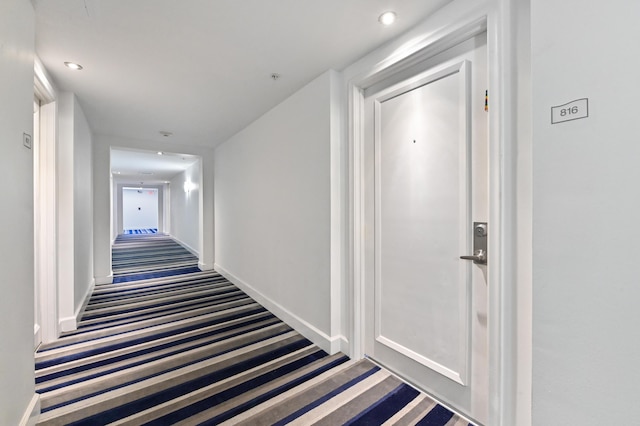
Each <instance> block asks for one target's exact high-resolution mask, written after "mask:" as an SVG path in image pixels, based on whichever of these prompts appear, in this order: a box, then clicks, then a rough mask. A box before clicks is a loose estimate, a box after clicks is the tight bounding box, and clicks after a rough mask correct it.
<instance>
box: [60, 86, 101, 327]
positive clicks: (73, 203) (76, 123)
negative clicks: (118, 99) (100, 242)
mask: <svg viewBox="0 0 640 426" xmlns="http://www.w3.org/2000/svg"><path fill="white" fill-rule="evenodd" d="M92 144H93V135H92V133H91V129H90V128H89V124H88V122H87V119H86V117H85V115H84V113H83V111H82V107H81V106H80V104H79V103H78V99H77V97H76V96H75V95H74V94H73V93H69V92H64V93H60V94H59V96H58V315H59V317H60V328H61V330H62V331H69V330H73V329H75V327H76V319H77V317H78V315H79V313H80V309H81V308H82V305H83V303H84V301H85V300H86V298H87V297H88V296H89V293H90V291H91V290H92V288H93V284H94V280H93V276H94V274H93V166H92V161H91V158H92V152H93V147H92Z"/></svg>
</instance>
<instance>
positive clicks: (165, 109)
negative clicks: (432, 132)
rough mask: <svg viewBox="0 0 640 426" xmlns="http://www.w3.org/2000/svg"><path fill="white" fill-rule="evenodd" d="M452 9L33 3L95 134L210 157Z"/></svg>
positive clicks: (49, 51) (286, 2)
mask: <svg viewBox="0 0 640 426" xmlns="http://www.w3.org/2000/svg"><path fill="white" fill-rule="evenodd" d="M449 1H450V0H33V2H34V4H35V6H36V52H37V55H38V56H39V58H40V59H41V60H42V62H43V64H44V66H45V68H46V69H47V71H48V72H49V74H50V75H51V76H52V78H53V80H54V83H55V84H56V86H57V87H58V89H59V90H62V91H71V92H74V93H75V94H76V95H77V97H78V99H79V102H80V104H81V105H82V108H83V111H84V113H85V115H86V117H87V119H88V121H89V125H90V126H91V129H92V130H93V132H94V133H96V134H105V135H113V136H122V137H127V138H133V139H142V140H147V141H163V142H168V141H171V142H172V143H176V144H187V145H198V146H209V147H214V146H216V145H217V144H219V143H222V142H224V141H225V140H227V139H228V138H229V137H231V136H233V135H234V134H235V133H237V132H238V131H240V130H242V129H243V128H244V127H246V126H247V125H248V124H249V123H251V122H252V121H254V120H256V119H257V118H258V117H260V116H261V115H262V114H264V113H265V112H267V111H268V110H269V109H271V108H273V107H274V106H275V105H277V104H278V103H280V102H281V101H283V100H284V99H286V98H287V97H288V96H290V95H291V94H293V93H294V92H295V91H297V90H298V89H300V88H301V87H302V86H304V85H305V84H307V83H308V82H310V81H311V80H313V79H314V78H315V77H317V76H319V75H320V74H322V73H323V72H325V71H326V70H328V69H330V68H333V69H336V70H341V69H343V68H344V67H346V66H347V65H349V64H351V63H353V62H355V61H356V60H357V59H359V58H361V57H362V56H364V55H365V54H367V53H368V52H370V51H372V50H374V49H375V48H376V47H378V46H379V45H381V44H384V43H385V42H387V41H389V40H391V39H392V38H394V37H396V36H398V35H399V34H401V33H402V32H404V31H406V30H408V29H409V28H410V27H412V26H414V25H415V24H417V23H418V22H419V21H420V20H422V19H423V18H424V17H426V16H427V15H429V14H430V13H433V11H435V10H436V9H438V8H440V7H441V6H443V5H444V4H446V3H448V2H449ZM387 10H394V11H395V12H396V13H397V15H398V19H397V22H396V23H395V24H394V25H392V26H390V27H384V26H383V25H381V24H380V23H379V22H378V16H379V15H380V14H381V13H382V12H384V11H387ZM65 61H71V62H77V63H80V64H81V65H82V66H83V67H84V70H82V71H73V70H70V69H68V68H66V67H65V66H64V62H65ZM272 73H278V74H280V75H281V77H280V78H279V79H278V80H276V81H274V80H272V79H271V74H272ZM159 131H169V132H172V133H173V136H171V137H170V139H167V138H165V137H163V136H162V135H160V134H159Z"/></svg>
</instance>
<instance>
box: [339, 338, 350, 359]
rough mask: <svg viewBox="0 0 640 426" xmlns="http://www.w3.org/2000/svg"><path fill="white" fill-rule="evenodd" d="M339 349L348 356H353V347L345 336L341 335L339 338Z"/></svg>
mask: <svg viewBox="0 0 640 426" xmlns="http://www.w3.org/2000/svg"><path fill="white" fill-rule="evenodd" d="M338 347H339V348H340V349H339V351H340V352H342V353H343V354H345V355H347V356H351V347H350V346H349V340H348V339H347V338H346V337H345V336H340V338H339V340H338Z"/></svg>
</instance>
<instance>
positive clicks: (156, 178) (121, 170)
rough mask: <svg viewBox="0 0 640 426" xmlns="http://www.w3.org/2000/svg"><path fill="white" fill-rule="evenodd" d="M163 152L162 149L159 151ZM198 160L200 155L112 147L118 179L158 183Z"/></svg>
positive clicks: (113, 162) (127, 181)
mask: <svg viewBox="0 0 640 426" xmlns="http://www.w3.org/2000/svg"><path fill="white" fill-rule="evenodd" d="M159 152H161V151H159ZM197 161H198V157H197V156H194V155H187V154H176V153H171V152H162V155H160V154H158V153H157V152H148V151H139V150H128V149H112V150H111V171H112V173H113V177H114V179H115V180H116V181H118V182H122V183H131V184H135V185H156V184H162V183H166V182H168V181H170V180H171V179H172V178H173V177H174V176H176V175H177V174H179V173H182V172H183V171H184V170H186V169H187V168H189V167H190V166H192V165H193V164H194V163H196V162H197Z"/></svg>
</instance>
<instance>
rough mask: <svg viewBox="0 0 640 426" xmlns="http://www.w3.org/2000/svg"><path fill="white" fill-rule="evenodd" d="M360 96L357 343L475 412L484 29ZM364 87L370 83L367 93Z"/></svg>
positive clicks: (479, 380) (482, 321)
mask: <svg viewBox="0 0 640 426" xmlns="http://www.w3.org/2000/svg"><path fill="white" fill-rule="evenodd" d="M421 68H422V70H420V71H416V72H417V75H414V76H411V77H409V78H406V74H402V77H403V78H405V80H403V81H401V82H399V83H398V82H396V81H397V80H398V78H397V77H396V76H390V77H389V78H388V79H387V81H389V85H390V86H389V87H385V82H381V83H380V84H377V85H376V87H375V91H373V90H371V91H369V92H368V93H367V97H366V99H365V126H366V128H365V148H364V149H365V152H364V156H365V175H366V176H367V177H368V180H367V181H366V183H365V185H366V186H367V188H366V191H365V200H366V201H365V205H366V207H365V209H366V210H367V212H366V213H365V216H366V220H365V225H366V229H368V230H374V231H373V232H370V231H369V232H367V234H366V237H365V238H367V239H368V240H370V241H367V242H366V245H367V247H368V248H369V250H370V251H371V253H370V255H369V256H367V258H366V260H365V270H366V278H365V300H366V304H365V313H366V316H365V324H366V327H365V352H366V354H367V355H368V356H371V357H372V358H373V359H375V360H376V361H378V362H380V363H382V364H384V365H386V366H387V367H389V368H391V369H392V370H394V371H396V372H397V373H398V374H400V375H401V376H404V377H405V378H407V379H408V380H410V381H412V382H413V383H415V384H416V385H417V386H418V387H420V388H422V389H424V390H426V391H427V392H429V393H430V394H432V395H434V396H435V397H436V398H438V399H440V400H441V401H443V402H445V403H447V404H450V405H452V406H454V407H456V408H457V409H458V410H460V411H462V412H463V413H464V414H466V415H468V416H470V417H472V418H473V419H475V420H476V421H480V422H486V419H487V398H486V396H487V393H488V384H487V370H488V358H487V353H486V351H487V337H486V332H487V330H486V317H487V309H486V306H487V296H486V266H484V265H483V266H477V265H472V264H471V262H470V261H464V260H460V259H459V255H462V254H471V252H472V246H471V241H472V239H471V235H472V222H473V221H483V222H486V221H487V217H488V200H487V192H488V191H487V181H488V171H487V149H486V146H487V114H486V112H485V111H484V100H485V99H484V98H485V97H484V94H485V89H486V88H487V79H486V37H485V35H481V36H477V37H475V38H473V39H471V40H469V41H467V42H465V43H463V44H461V45H459V46H456V47H454V48H451V49H449V50H447V51H445V52H442V53H441V54H439V55H436V56H434V57H433V58H431V59H429V60H427V61H425V62H424V63H423V64H421V65H420V66H419V67H417V69H421ZM371 92H373V93H371Z"/></svg>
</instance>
